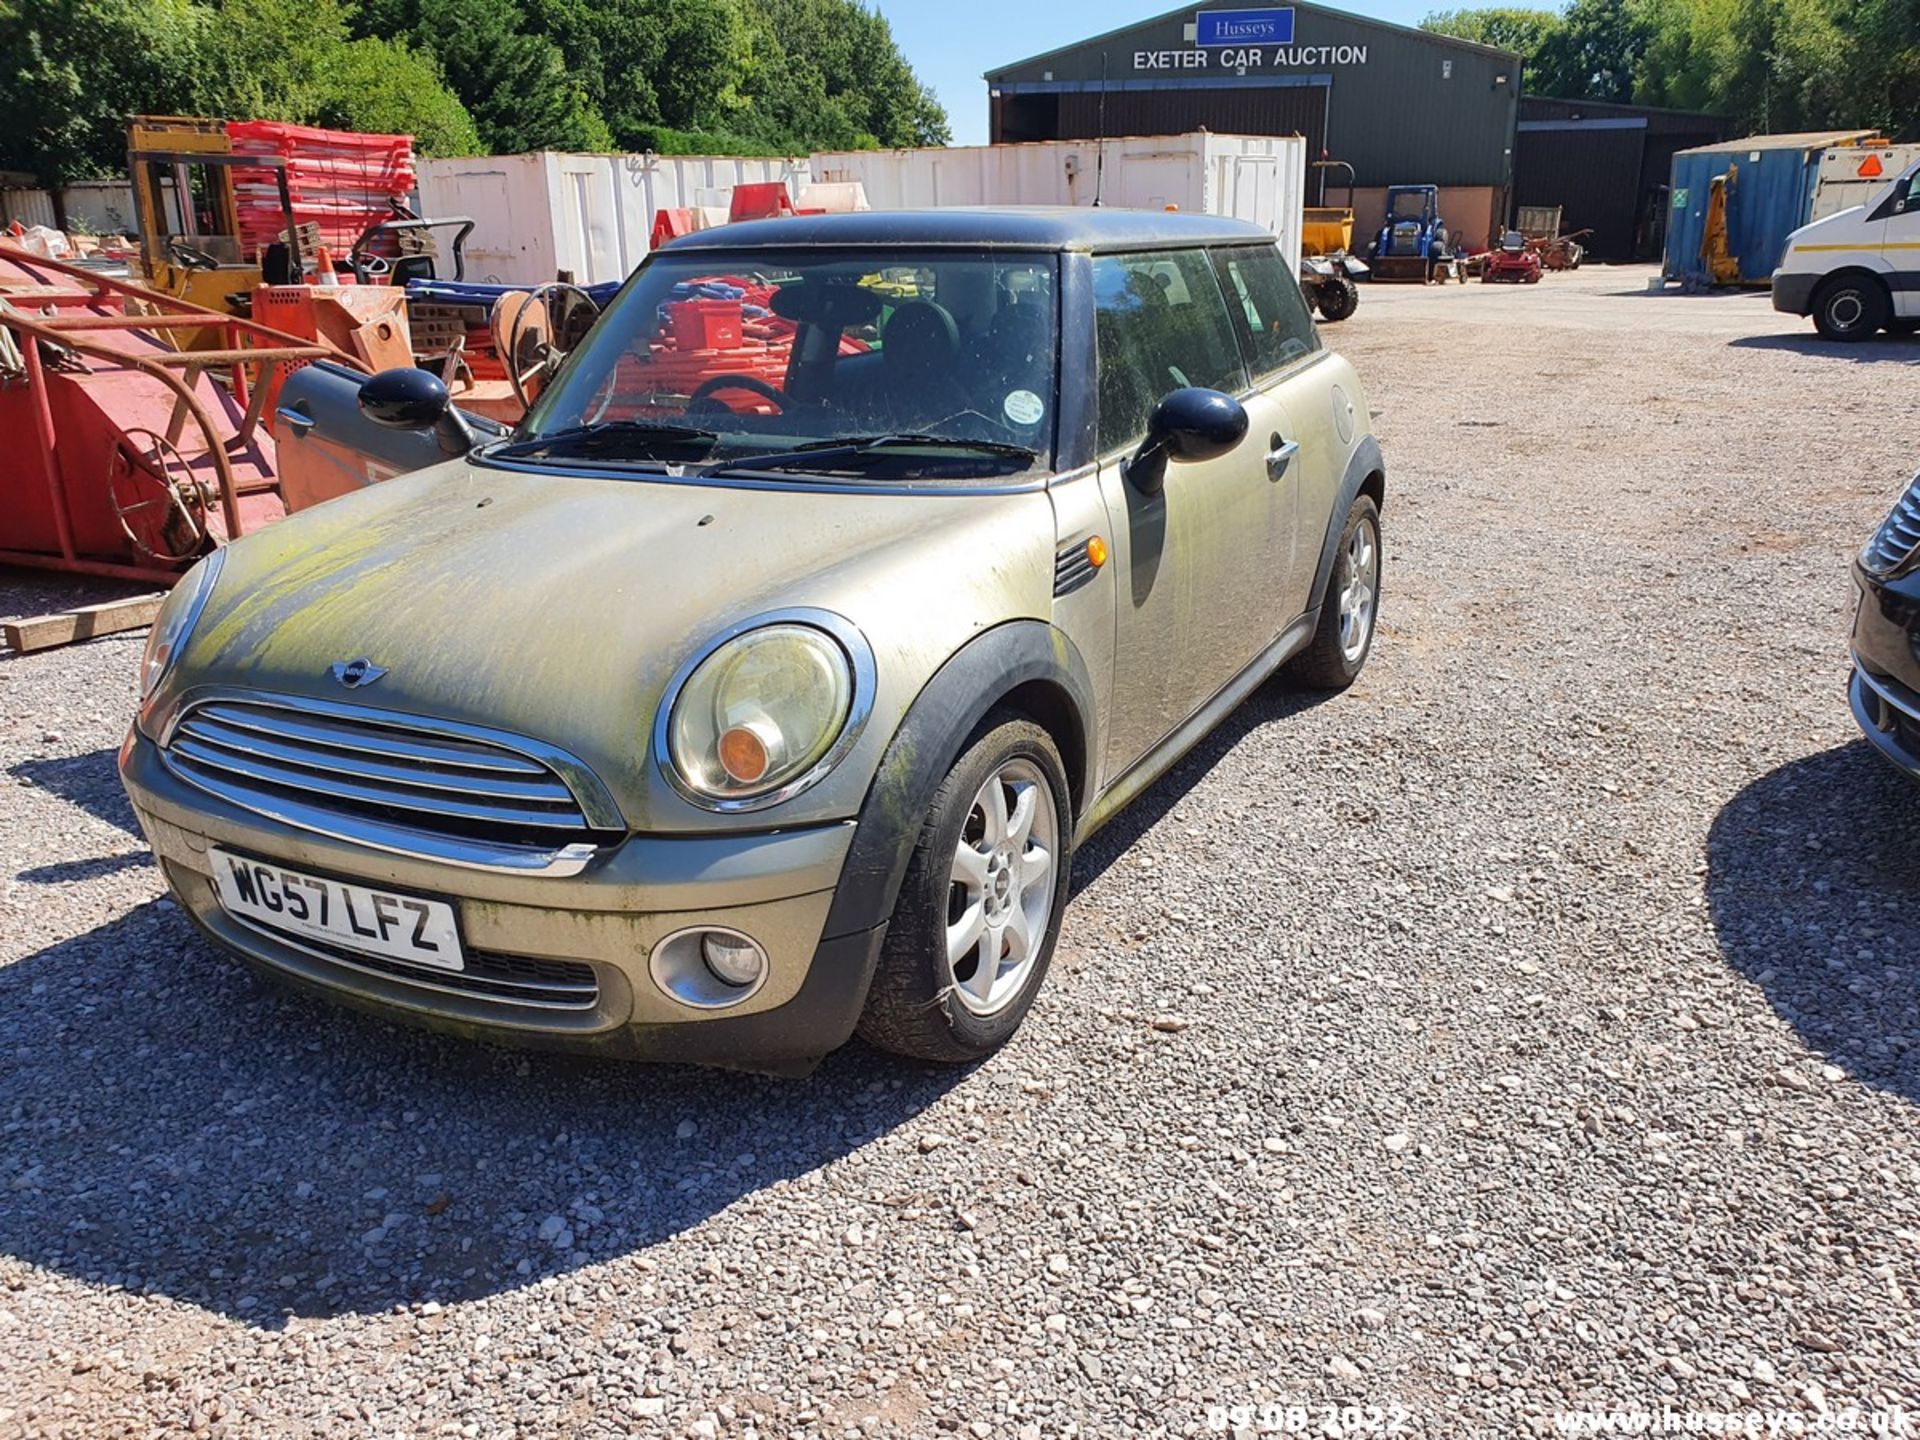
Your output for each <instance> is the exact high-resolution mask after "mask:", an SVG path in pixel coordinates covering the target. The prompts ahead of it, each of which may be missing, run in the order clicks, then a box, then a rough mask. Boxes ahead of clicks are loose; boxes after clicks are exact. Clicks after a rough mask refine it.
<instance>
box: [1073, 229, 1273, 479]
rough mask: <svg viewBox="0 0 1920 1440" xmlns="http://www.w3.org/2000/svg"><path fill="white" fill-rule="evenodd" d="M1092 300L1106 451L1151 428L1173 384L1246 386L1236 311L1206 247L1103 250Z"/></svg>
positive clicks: (1102, 445)
mask: <svg viewBox="0 0 1920 1440" xmlns="http://www.w3.org/2000/svg"><path fill="white" fill-rule="evenodd" d="M1093 303H1094V317H1095V327H1096V329H1095V343H1096V347H1097V363H1098V365H1099V369H1100V379H1099V396H1100V448H1101V450H1102V451H1111V450H1115V449H1118V448H1120V447H1121V446H1124V445H1131V444H1132V443H1133V442H1134V441H1136V440H1138V439H1139V438H1140V437H1141V436H1142V435H1144V434H1145V433H1146V429H1147V417H1148V416H1149V415H1151V414H1152V413H1153V407H1154V406H1155V405H1157V404H1159V403H1160V398H1161V397H1162V396H1163V395H1165V394H1166V393H1167V392H1168V391H1170V390H1179V389H1182V388H1183V387H1185V386H1188V385H1200V386H1204V387H1206V388H1207V389H1210V390H1224V391H1226V392H1227V393H1228V394H1230V395H1231V394H1234V393H1237V392H1238V391H1241V390H1244V389H1246V387H1247V372H1246V369H1245V367H1244V366H1243V365H1242V364H1241V362H1240V351H1239V346H1238V345H1237V344H1236V342H1235V339H1234V332H1233V319H1232V316H1231V314H1230V313H1229V312H1228V310H1227V301H1226V297H1225V296H1224V295H1223V294H1222V293H1221V290H1220V283H1219V280H1218V278H1217V277H1216V276H1215V274H1214V269H1213V266H1212V264H1211V263H1210V262H1209V261H1208V259H1207V256H1206V254H1205V252H1203V251H1199V250H1155V251H1150V252H1146V253H1143V254H1137V255H1096V256H1095V257H1094V260H1093Z"/></svg>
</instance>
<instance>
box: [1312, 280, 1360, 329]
mask: <svg viewBox="0 0 1920 1440" xmlns="http://www.w3.org/2000/svg"><path fill="white" fill-rule="evenodd" d="M1315 300H1316V302H1317V304H1318V306H1319V310H1320V318H1321V319H1322V320H1324V321H1326V322H1327V323H1328V324H1329V325H1332V324H1334V323H1336V322H1338V321H1341V320H1344V319H1346V318H1347V317H1348V316H1349V315H1351V314H1353V312H1354V311H1356V310H1358V309H1359V308H1360V287H1359V286H1358V285H1356V284H1354V283H1353V281H1351V280H1349V279H1348V278H1347V277H1346V276H1345V275H1335V276H1332V277H1331V278H1329V279H1327V280H1323V281H1321V282H1320V289H1319V293H1318V294H1317V295H1316V297H1315Z"/></svg>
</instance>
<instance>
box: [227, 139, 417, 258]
mask: <svg viewBox="0 0 1920 1440" xmlns="http://www.w3.org/2000/svg"><path fill="white" fill-rule="evenodd" d="M227 138H228V140H229V141H231V142H232V145H233V153H234V154H236V155H277V156H279V157H280V158H281V159H283V160H285V161H286V162H287V187H288V190H289V192H290V193H291V195H292V197H293V218H294V223H295V224H297V225H307V224H313V225H317V226H319V228H320V243H321V244H323V245H325V246H327V247H328V248H329V249H331V250H332V251H333V253H334V255H335V256H336V257H338V258H341V259H344V258H345V257H346V253H347V251H348V250H349V249H350V248H351V247H352V245H353V242H354V241H356V240H358V239H359V238H360V235H361V232H362V231H364V230H365V229H366V228H367V227H368V226H369V225H372V224H375V223H376V222H378V221H381V220H387V219H391V218H392V216H393V207H392V205H391V204H390V203H389V202H390V201H392V200H396V199H404V198H405V197H406V196H408V195H410V194H411V193H412V192H413V188H414V183H415V179H414V170H413V137H412V136H411V135H359V134H355V133H354V132H352V131H349V130H318V129H315V128H314V127H313V126H311V125H289V124H286V123H285V122H283V121H279V120H235V121H230V122H229V123H228V125H227ZM233 191H234V201H235V203H236V205H237V206H238V208H239V211H240V243H241V247H242V249H243V250H244V252H245V253H246V255H247V256H248V257H250V258H251V257H253V256H255V255H257V254H258V253H259V251H260V247H262V246H263V245H266V244H268V243H269V242H271V241H273V240H274V239H276V238H278V236H279V235H280V232H281V231H282V230H283V229H285V228H286V227H285V222H284V220H283V219H282V217H281V211H280V190H279V186H278V185H277V184H276V182H275V180H274V175H273V172H272V171H271V170H250V169H247V168H245V167H236V168H235V170H234V174H233Z"/></svg>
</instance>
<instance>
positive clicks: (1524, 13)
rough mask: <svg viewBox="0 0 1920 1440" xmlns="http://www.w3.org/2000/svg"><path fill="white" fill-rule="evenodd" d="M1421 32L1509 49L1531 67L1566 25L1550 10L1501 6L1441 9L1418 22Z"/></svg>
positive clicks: (1558, 36)
mask: <svg viewBox="0 0 1920 1440" xmlns="http://www.w3.org/2000/svg"><path fill="white" fill-rule="evenodd" d="M1420 28H1421V29H1422V30H1431V31H1432V32H1433V33H1434V34H1436V35H1451V36H1453V37H1454V39H1456V40H1472V41H1474V42H1475V43H1476V44H1480V45H1491V46H1493V47H1494V48H1495V49H1498V50H1511V51H1512V52H1513V53H1514V54H1516V55H1518V56H1519V57H1520V58H1521V59H1522V60H1525V61H1527V62H1528V64H1529V68H1531V65H1532V62H1533V60H1534V59H1535V57H1537V56H1538V55H1540V54H1541V53H1542V52H1543V51H1545V50H1546V48H1547V47H1548V46H1549V45H1550V44H1553V43H1554V42H1555V41H1557V40H1558V39H1559V38H1560V35H1561V34H1562V32H1563V31H1564V30H1565V29H1566V22H1565V21H1563V20H1562V19H1561V18H1560V15H1559V13H1558V12H1557V11H1553V10H1524V9H1514V8H1510V7H1508V6H1504V5H1495V6H1490V7H1489V8H1487V9H1485V10H1441V11H1437V12H1436V13H1434V14H1432V15H1429V16H1427V18H1426V19H1424V20H1422V21H1421V22H1420Z"/></svg>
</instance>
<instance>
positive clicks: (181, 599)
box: [140, 550, 227, 704]
mask: <svg viewBox="0 0 1920 1440" xmlns="http://www.w3.org/2000/svg"><path fill="white" fill-rule="evenodd" d="M226 559H227V552H226V551H225V550H215V551H214V552H213V553H212V554H211V555H209V556H207V557H206V558H205V559H204V560H202V561H201V562H200V563H199V564H198V565H195V566H194V567H193V568H192V569H191V570H189V571H188V572H187V573H186V574H185V575H182V576H181V577H180V581H179V583H178V584H176V585H175V586H174V587H173V593H172V594H171V595H169V596H167V603H166V604H164V605H162V606H161V607H160V614H159V616H158V617H157V618H156V619H155V620H154V622H153V630H152V632H151V633H150V634H148V636H147V649H146V653H145V654H144V655H142V656H141V657H140V700H141V703H142V704H144V703H146V701H147V700H149V699H151V698H152V696H153V692H154V691H155V690H156V689H158V688H159V685H160V682H161V681H162V680H163V679H165V678H166V674H167V671H169V670H171V669H172V668H173V662H174V661H175V659H177V658H178V657H179V654H180V652H181V650H183V649H184V648H185V647H186V643H187V637H188V636H189V635H191V634H192V633H193V627H194V625H195V624H196V623H197V622H198V621H199V619H200V612H201V611H202V610H204V609H206V606H207V597H208V596H209V595H211V594H212V593H213V584H214V581H216V580H217V579H219V578H220V567H221V566H222V565H223V564H225V563H226Z"/></svg>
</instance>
